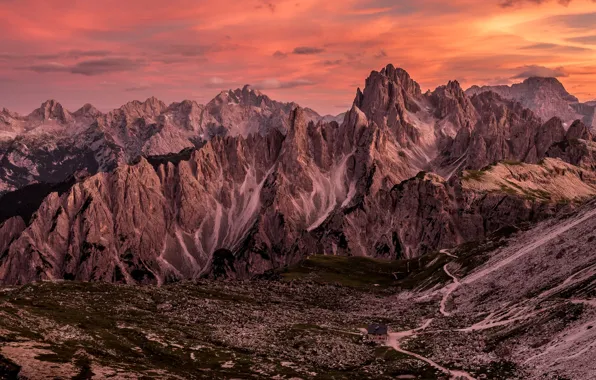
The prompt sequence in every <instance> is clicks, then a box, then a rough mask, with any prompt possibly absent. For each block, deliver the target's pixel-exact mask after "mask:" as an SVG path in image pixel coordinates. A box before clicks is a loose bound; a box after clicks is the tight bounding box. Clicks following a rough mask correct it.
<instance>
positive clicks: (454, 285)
mask: <svg viewBox="0 0 596 380" xmlns="http://www.w3.org/2000/svg"><path fill="white" fill-rule="evenodd" d="M447 265H449V264H445V265H444V266H443V271H444V272H445V273H446V274H447V276H449V277H451V278H452V279H453V283H452V284H449V285H448V286H447V287H446V289H447V293H445V295H444V296H443V298H442V299H441V306H440V309H439V310H440V311H441V314H443V315H444V316H446V317H449V316H450V315H451V313H450V312H448V311H447V310H446V305H447V300H448V299H449V297H450V296H451V294H452V293H453V292H454V291H455V290H456V289H457V288H459V285H460V284H461V283H460V282H459V280H458V278H457V277H455V276H454V275H452V274H451V273H450V272H449V270H448V269H447Z"/></svg>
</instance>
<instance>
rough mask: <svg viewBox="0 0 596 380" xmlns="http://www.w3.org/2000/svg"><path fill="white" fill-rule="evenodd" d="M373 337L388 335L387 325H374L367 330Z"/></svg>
mask: <svg viewBox="0 0 596 380" xmlns="http://www.w3.org/2000/svg"><path fill="white" fill-rule="evenodd" d="M366 330H367V331H368V333H369V334H371V335H387V325H380V324H376V323H374V324H372V325H368V328H367V329H366Z"/></svg>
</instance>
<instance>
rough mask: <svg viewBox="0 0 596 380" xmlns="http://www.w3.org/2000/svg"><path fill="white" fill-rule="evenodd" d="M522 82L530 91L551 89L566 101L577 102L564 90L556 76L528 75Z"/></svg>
mask: <svg viewBox="0 0 596 380" xmlns="http://www.w3.org/2000/svg"><path fill="white" fill-rule="evenodd" d="M522 84H523V85H526V86H527V87H528V89H529V90H530V91H536V90H543V91H553V92H555V93H557V94H558V95H559V96H561V98H563V99H564V100H566V101H568V102H579V100H578V99H577V98H576V97H575V96H573V95H571V94H570V93H568V92H567V90H565V87H564V86H563V84H562V83H561V82H559V80H558V79H557V78H548V77H530V78H528V79H526V80H524V81H523V83H522Z"/></svg>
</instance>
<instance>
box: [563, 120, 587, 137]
mask: <svg viewBox="0 0 596 380" xmlns="http://www.w3.org/2000/svg"><path fill="white" fill-rule="evenodd" d="M566 137H567V140H573V139H578V140H592V139H593V136H592V133H591V132H590V129H589V128H588V127H587V126H586V125H585V124H584V123H583V122H582V121H581V120H576V121H574V122H573V124H571V126H570V127H569V129H568V130H567V135H566Z"/></svg>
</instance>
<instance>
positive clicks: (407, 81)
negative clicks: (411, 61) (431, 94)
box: [381, 63, 422, 97]
mask: <svg viewBox="0 0 596 380" xmlns="http://www.w3.org/2000/svg"><path fill="white" fill-rule="evenodd" d="M381 75H386V76H387V77H388V78H390V79H391V80H393V81H394V82H396V83H399V84H400V85H401V87H402V88H403V89H404V90H405V91H406V92H407V93H409V94H410V95H412V96H415V97H418V96H420V95H422V91H421V90H420V85H419V84H418V83H417V82H416V81H415V80H413V79H412V78H411V77H410V74H408V72H407V71H406V70H404V69H402V68H395V67H394V66H393V65H392V64H391V63H390V64H388V65H387V66H386V67H385V68H383V69H382V70H381Z"/></svg>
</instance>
